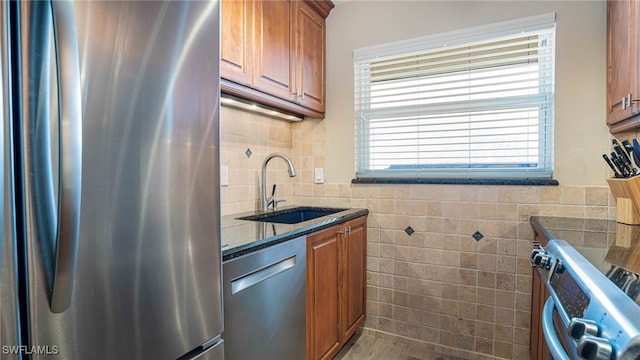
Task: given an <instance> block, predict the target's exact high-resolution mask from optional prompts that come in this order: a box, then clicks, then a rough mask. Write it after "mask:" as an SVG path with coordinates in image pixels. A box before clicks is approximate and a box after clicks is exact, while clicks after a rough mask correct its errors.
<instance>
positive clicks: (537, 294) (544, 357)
mask: <svg viewBox="0 0 640 360" xmlns="http://www.w3.org/2000/svg"><path fill="white" fill-rule="evenodd" d="M533 232H534V241H535V243H537V244H540V245H542V246H545V245H547V241H548V239H547V238H545V237H544V236H543V235H542V234H540V233H538V232H537V231H536V230H535V229H534V230H533ZM532 271H533V275H532V284H531V329H530V330H531V338H530V342H529V358H530V359H531V360H552V359H553V358H552V357H551V354H550V353H549V350H548V349H547V343H546V341H545V340H544V334H543V333H542V308H544V303H545V302H546V301H547V298H548V297H549V290H548V289H547V286H546V285H545V283H544V280H543V279H542V276H540V273H539V272H538V269H537V268H535V267H534V268H532Z"/></svg>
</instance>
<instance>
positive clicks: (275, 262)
mask: <svg viewBox="0 0 640 360" xmlns="http://www.w3.org/2000/svg"><path fill="white" fill-rule="evenodd" d="M223 279H224V333H223V335H222V337H223V339H224V342H225V347H224V353H225V359H226V360H254V359H260V360H270V359H271V360H289V359H291V360H299V359H304V358H305V354H306V336H305V331H306V327H305V324H306V316H305V309H306V236H302V237H299V238H295V239H293V240H289V241H286V242H283V243H280V244H277V245H274V246H270V247H267V248H265V249H262V250H259V251H256V252H253V253H250V254H247V255H243V256H241V257H238V258H235V259H231V260H229V261H226V262H224V263H223Z"/></svg>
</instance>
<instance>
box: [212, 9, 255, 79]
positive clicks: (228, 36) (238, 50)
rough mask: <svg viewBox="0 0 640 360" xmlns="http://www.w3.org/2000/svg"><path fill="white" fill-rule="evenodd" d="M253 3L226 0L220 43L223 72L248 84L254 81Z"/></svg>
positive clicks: (228, 76)
mask: <svg viewBox="0 0 640 360" xmlns="http://www.w3.org/2000/svg"><path fill="white" fill-rule="evenodd" d="M252 6H253V1H252V0H243V1H234V0H229V1H226V0H225V1H223V2H222V7H221V16H220V23H221V28H222V30H221V31H222V33H223V34H224V39H223V41H222V42H221V44H220V73H221V74H222V76H223V77H224V78H226V79H228V80H231V81H233V82H236V83H238V84H242V85H245V86H251V85H252V73H251V70H252V68H253V64H252V58H251V55H252V53H253V51H252V49H250V47H251V44H252V40H251V37H252V36H253V33H252V29H253V23H252V21H253V15H252V11H253V8H252Z"/></svg>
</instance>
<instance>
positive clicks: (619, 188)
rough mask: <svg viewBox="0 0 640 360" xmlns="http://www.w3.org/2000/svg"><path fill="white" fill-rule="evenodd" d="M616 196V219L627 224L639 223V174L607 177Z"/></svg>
mask: <svg viewBox="0 0 640 360" xmlns="http://www.w3.org/2000/svg"><path fill="white" fill-rule="evenodd" d="M607 183H609V188H610V189H611V193H612V194H613V196H614V197H615V198H616V221H617V222H619V223H622V224H627V225H640V175H639V176H635V177H632V178H628V179H618V178H609V179H607Z"/></svg>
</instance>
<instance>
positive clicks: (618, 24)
mask: <svg viewBox="0 0 640 360" xmlns="http://www.w3.org/2000/svg"><path fill="white" fill-rule="evenodd" d="M639 20H640V4H639V2H638V1H630V0H615V1H611V0H609V1H607V125H608V126H609V128H610V131H611V132H620V131H623V130H627V129H630V128H633V127H636V126H638V124H640V117H638V118H635V115H637V114H638V113H639V112H640V111H639V109H640V104H639V103H638V99H639V98H640V87H639V86H638V75H639V74H638V66H639V62H638V60H639V59H638V48H639V47H638V41H639V40H640V39H639V34H638V31H639V28H638V23H639Z"/></svg>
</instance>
